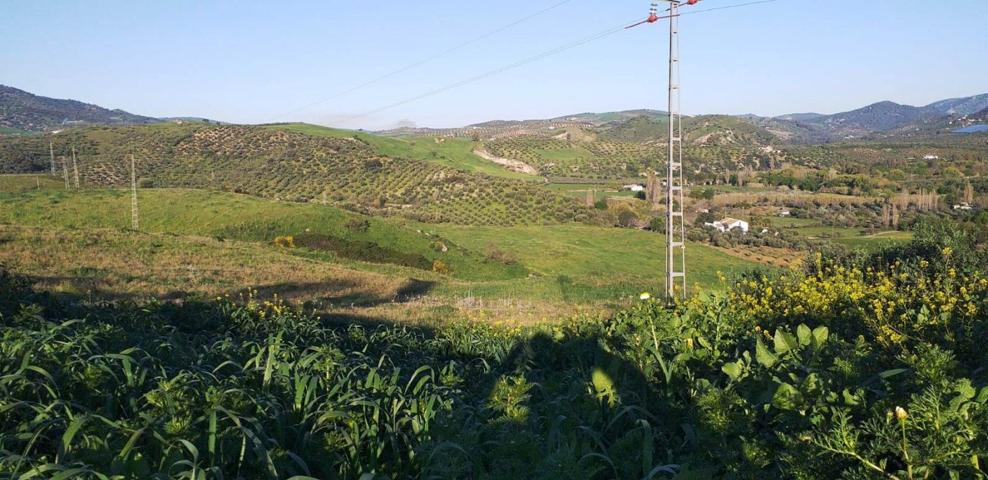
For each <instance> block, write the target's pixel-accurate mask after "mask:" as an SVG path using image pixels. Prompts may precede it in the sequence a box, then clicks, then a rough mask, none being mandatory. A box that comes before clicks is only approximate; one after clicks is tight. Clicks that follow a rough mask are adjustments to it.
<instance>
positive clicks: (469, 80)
mask: <svg viewBox="0 0 988 480" xmlns="http://www.w3.org/2000/svg"><path fill="white" fill-rule="evenodd" d="M625 25H627V23H622V24H621V25H619V26H616V27H612V28H609V29H607V30H604V31H601V32H598V33H596V34H594V35H591V36H589V37H584V38H582V39H579V40H576V41H574V42H571V43H567V44H565V45H561V46H559V47H556V48H553V49H551V50H547V51H544V52H542V53H539V54H537V55H533V56H531V57H528V58H525V59H522V60H519V61H517V62H514V63H511V64H508V65H505V66H503V67H499V68H496V69H494V70H490V71H487V72H485V73H481V74H480V75H476V76H473V77H470V78H465V79H463V80H460V81H458V82H454V83H451V84H449V85H446V86H444V87H440V88H437V89H435V90H430V91H428V92H424V93H421V94H419V95H416V96H414V97H411V98H407V99H405V100H401V101H399V102H395V103H392V104H390V105H386V106H383V107H381V108H377V109H374V110H371V111H368V112H364V113H361V114H359V115H354V116H351V117H347V118H346V119H345V121H350V120H355V119H358V118H363V117H366V116H368V115H373V114H375V113H379V112H383V111H385V110H390V109H392V108H395V107H399V106H401V105H405V104H407V103H412V102H415V101H417V100H422V99H423V98H428V97H431V96H434V95H438V94H440V93H443V92H446V91H448V90H452V89H454V88H459V87H462V86H464V85H468V84H471V83H474V82H477V81H480V80H483V79H485V78H488V77H492V76H494V75H497V74H500V73H504V72H506V71H508V70H513V69H515V68H518V67H522V66H525V65H528V64H530V63H534V62H537V61H539V60H542V59H543V58H546V57H550V56H552V55H557V54H560V53H563V52H565V51H567V50H572V49H574V48H576V47H581V46H583V45H586V44H588V43H590V42H593V41H596V40H600V39H601V38H604V37H608V36H611V35H614V34H615V33H619V32H621V31H622V30H624V27H625Z"/></svg>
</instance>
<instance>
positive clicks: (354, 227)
mask: <svg viewBox="0 0 988 480" xmlns="http://www.w3.org/2000/svg"><path fill="white" fill-rule="evenodd" d="M346 229H347V230H349V231H351V232H355V233H364V232H366V231H367V230H369V229H370V220H367V219H366V218H351V219H350V220H347V222H346Z"/></svg>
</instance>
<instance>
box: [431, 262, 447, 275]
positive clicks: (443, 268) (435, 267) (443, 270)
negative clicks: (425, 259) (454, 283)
mask: <svg viewBox="0 0 988 480" xmlns="http://www.w3.org/2000/svg"><path fill="white" fill-rule="evenodd" d="M432 271H433V272H436V273H439V274H442V275H449V274H450V273H451V272H450V269H449V266H447V265H446V262H444V261H442V260H439V259H436V260H434V261H433V262H432Z"/></svg>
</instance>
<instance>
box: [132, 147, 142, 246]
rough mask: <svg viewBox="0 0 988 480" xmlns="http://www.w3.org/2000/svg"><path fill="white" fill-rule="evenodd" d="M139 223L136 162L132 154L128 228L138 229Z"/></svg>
mask: <svg viewBox="0 0 988 480" xmlns="http://www.w3.org/2000/svg"><path fill="white" fill-rule="evenodd" d="M140 226H141V224H140V221H139V219H138V216H137V160H135V159H134V154H131V155H130V228H131V229H133V230H139V229H140Z"/></svg>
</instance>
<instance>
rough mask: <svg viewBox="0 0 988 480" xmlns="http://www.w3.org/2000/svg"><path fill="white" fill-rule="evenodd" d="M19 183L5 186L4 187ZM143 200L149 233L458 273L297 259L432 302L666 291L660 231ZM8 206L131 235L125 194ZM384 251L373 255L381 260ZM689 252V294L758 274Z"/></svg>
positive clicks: (243, 199) (41, 198)
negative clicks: (384, 281) (306, 242)
mask: <svg viewBox="0 0 988 480" xmlns="http://www.w3.org/2000/svg"><path fill="white" fill-rule="evenodd" d="M16 183H17V182H14V181H13V180H9V179H4V181H3V183H0V185H10V184H16ZM139 198H140V201H141V230H142V231H145V232H150V233H155V234H167V235H178V236H194V237H210V238H213V239H229V240H235V241H240V242H252V243H254V244H258V243H259V244H262V245H263V246H265V248H269V249H277V248H279V247H275V246H273V245H272V240H273V239H274V237H275V236H279V235H294V236H296V237H298V236H301V235H305V234H306V233H307V232H308V233H309V234H326V235H330V236H333V237H336V238H342V239H345V240H348V241H351V242H356V243H358V244H359V245H364V246H366V245H373V246H376V247H373V248H379V249H383V250H385V251H387V252H397V253H398V254H403V255H406V256H420V257H424V258H426V259H428V260H429V262H430V263H429V265H431V262H433V261H435V260H440V261H442V262H443V263H444V264H445V265H447V266H448V268H449V270H450V272H449V273H446V274H441V273H436V272H433V271H432V270H431V269H422V268H413V267H410V266H408V265H405V264H402V263H401V262H396V261H394V260H391V259H389V258H385V260H384V261H375V260H374V259H373V258H370V259H364V258H361V257H360V255H359V253H361V252H358V255H356V256H355V255H352V252H350V253H351V254H341V253H338V252H335V251H322V250H310V249H303V248H297V249H293V250H291V253H292V254H293V255H295V256H298V257H303V258H306V259H309V260H313V261H317V262H325V263H327V264H332V265H340V266H341V267H345V268H347V269H352V270H355V271H363V272H368V273H374V274H383V275H388V276H393V277H396V278H417V279H421V280H423V281H428V282H432V283H433V286H432V288H431V290H430V292H429V294H430V295H431V296H433V297H435V298H441V299H463V298H479V299H486V300H490V301H493V300H501V301H529V302H540V303H550V304H559V303H562V304H586V303H590V304H594V303H596V304H599V303H601V302H603V303H604V304H612V303H613V304H620V303H622V302H624V303H626V302H627V301H629V300H630V298H632V297H637V295H638V294H639V293H641V292H643V291H648V292H652V293H658V292H660V291H661V289H662V278H663V277H662V272H663V271H664V263H663V249H664V247H663V243H662V238H661V237H660V236H658V235H655V234H652V233H650V232H644V231H637V230H628V229H617V228H606V227H594V226H587V225H581V224H564V225H556V226H547V227H534V226H533V227H472V226H455V225H436V224H423V223H418V222H413V221H409V220H403V219H395V218H385V219H380V218H372V217H364V216H361V215H357V214H352V213H348V212H343V211H340V210H338V209H336V208H333V207H328V206H321V205H316V204H296V203H285V202H275V201H271V200H265V199H259V198H255V197H250V196H246V195H236V194H229V193H220V192H208V191H201V190H184V189H146V190H141V191H140V197H139ZM0 207H2V208H0V223H3V224H9V225H17V226H31V227H41V228H48V229H52V228H55V229H69V230H72V231H93V230H97V229H114V230H117V231H120V230H124V229H127V228H129V225H130V195H129V192H127V191H125V190H83V191H80V192H66V191H62V190H58V189H57V188H56V189H49V190H42V191H19V192H16V193H15V192H5V193H0ZM362 222H366V228H365V229H364V230H357V231H355V230H354V229H352V228H350V227H349V226H348V225H352V224H361V223H362ZM24 241H27V240H24ZM218 245H221V246H222V242H221V243H219V244H218ZM373 248H372V249H371V254H373V253H374V251H376V250H373ZM443 249H445V250H446V251H442V250H443ZM365 250H366V248H365ZM688 252H689V253H688V255H689V262H690V263H689V265H690V285H699V286H701V287H702V288H705V289H720V288H723V285H721V284H720V282H719V281H718V279H717V272H723V273H725V274H730V273H734V272H740V271H744V270H748V269H751V268H757V267H758V264H755V263H752V262H747V261H744V260H741V259H738V258H734V257H731V256H728V255H725V254H723V253H720V252H718V251H716V250H714V249H711V248H708V247H705V246H702V245H691V246H690V249H689V250H688ZM107 254H111V255H112V254H113V253H112V252H107ZM396 255H397V254H396ZM371 256H372V257H373V255H371ZM400 258H403V257H399V259H400ZM245 287H246V286H245Z"/></svg>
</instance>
